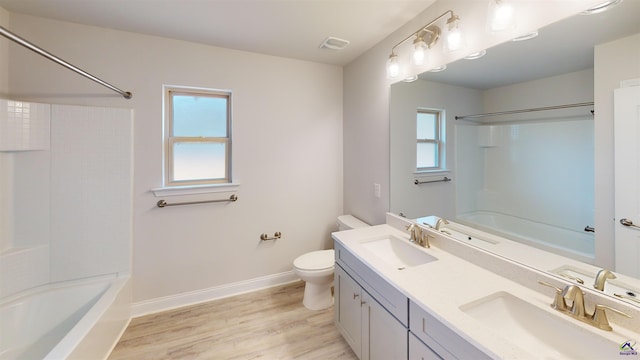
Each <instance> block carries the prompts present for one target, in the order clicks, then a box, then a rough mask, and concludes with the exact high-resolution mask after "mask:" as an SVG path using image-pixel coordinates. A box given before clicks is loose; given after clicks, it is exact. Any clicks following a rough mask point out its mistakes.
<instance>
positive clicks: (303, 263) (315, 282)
mask: <svg viewBox="0 0 640 360" xmlns="http://www.w3.org/2000/svg"><path fill="white" fill-rule="evenodd" d="M337 225H338V231H343V230H350V229H355V228H360V227H365V226H369V224H367V223H365V222H363V221H361V220H359V219H357V218H356V217H354V216H351V215H341V216H338V221H337ZM334 264H335V253H334V251H333V250H318V251H312V252H309V253H306V254H303V255H300V256H298V257H297V258H296V259H295V260H293V272H294V273H295V274H296V275H298V277H299V278H300V279H302V280H303V281H305V286H304V299H303V300H302V304H303V305H304V306H305V307H306V308H307V309H310V310H322V309H326V308H328V307H330V306H331V305H333V295H332V294H331V286H332V285H333V267H334Z"/></svg>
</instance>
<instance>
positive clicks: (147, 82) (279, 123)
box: [9, 14, 342, 302]
mask: <svg viewBox="0 0 640 360" xmlns="http://www.w3.org/2000/svg"><path fill="white" fill-rule="evenodd" d="M11 29H12V31H14V32H16V33H17V34H19V35H20V36H22V37H25V38H27V39H29V40H30V41H32V42H34V43H35V44H38V45H39V46H41V47H43V48H45V49H47V50H48V51H50V52H52V53H54V54H56V55H57V56H59V57H61V58H63V59H65V60H67V61H69V62H71V63H73V64H75V65H77V66H79V67H80V68H83V69H84V70H86V71H88V72H90V73H92V74H94V75H96V76H99V77H102V78H104V79H105V80H107V81H109V82H111V83H113V84H114V85H116V86H118V87H121V88H122V89H123V90H126V91H131V92H133V99H132V100H124V99H123V98H121V97H120V96H119V95H117V94H115V93H111V92H110V91H109V90H107V89H104V88H102V87H101V86H99V85H97V84H94V83H92V82H91V81H89V80H87V79H84V78H81V77H80V76H78V75H76V74H73V73H71V72H69V71H68V70H66V69H63V68H61V67H60V66H58V65H56V64H53V63H51V62H49V61H47V60H45V59H43V58H41V57H39V56H37V55H34V54H33V53H31V52H30V51H28V50H25V49H22V48H18V47H16V46H15V45H12V46H11V47H10V60H11V71H10V76H9V89H10V93H11V95H12V96H13V97H19V98H23V99H29V100H35V101H39V102H52V103H63V104H82V105H99V106H109V107H129V108H131V109H133V110H134V118H135V120H134V134H135V135H134V169H135V170H134V189H133V194H134V211H133V217H134V229H133V234H134V245H133V246H134V248H133V276H134V290H133V291H134V295H133V296H134V302H142V301H145V300H152V299H156V298H160V297H166V296H173V295H176V294H180V293H188V292H195V291H199V290H202V289H208V288H213V287H217V286H223V285H226V284H233V283H236V282H241V281H245V280H250V279H254V278H259V277H265V276H270V275H273V274H279V273H283V272H288V271H290V270H291V267H292V261H293V259H294V258H295V257H296V256H298V255H300V254H302V253H304V252H307V251H310V250H316V249H322V248H327V247H329V246H331V241H330V235H329V234H330V232H331V231H333V230H334V228H335V219H336V217H337V216H338V215H339V214H341V213H342V70H341V68H339V67H336V66H329V65H323V64H317V63H311V62H305V61H298V60H292V59H285V58H278V57H272V56H264V55H258V54H252V53H247V52H240V51H234V50H228V49H222V48H216V47H211V46H205V45H199V44H193V43H187V42H183V41H176V40H170V39H164V38H158V37H151V36H145V35H140V34H133V33H127V32H120V31H114V30H108V29H102V28H96V27H89V26H82V25H77V24H71V23H64V22H58V21H52V20H46V19H41V18H36V17H30V16H24V15H18V14H12V15H11ZM163 84H171V85H185V86H196V87H207V88H217V89H228V90H231V91H233V100H232V101H233V116H234V118H233V136H234V138H233V141H234V143H233V146H234V147H233V176H234V181H235V182H238V183H240V184H241V185H240V189H239V191H238V193H237V195H238V197H239V200H238V201H237V202H236V203H230V204H227V203H219V204H206V205H192V206H182V207H171V208H164V209H159V208H157V207H156V205H155V204H156V202H157V201H158V200H159V198H156V197H154V195H153V194H152V193H151V192H150V189H152V188H157V187H160V186H161V185H162V85H163ZM224 197H226V196H224ZM171 200H172V199H170V198H167V201H168V202H169V201H171ZM276 231H281V232H282V234H283V237H282V238H281V239H280V240H277V241H276V242H264V243H262V242H260V240H259V236H260V234H262V233H268V234H273V233H274V232H276Z"/></svg>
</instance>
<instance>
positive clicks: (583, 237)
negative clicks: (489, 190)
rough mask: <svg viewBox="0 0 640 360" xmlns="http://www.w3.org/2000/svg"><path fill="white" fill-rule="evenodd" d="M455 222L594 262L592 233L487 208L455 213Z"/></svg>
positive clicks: (593, 238)
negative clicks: (490, 210) (487, 209)
mask: <svg viewBox="0 0 640 360" xmlns="http://www.w3.org/2000/svg"><path fill="white" fill-rule="evenodd" d="M457 221H458V222H459V223H461V224H464V225H467V226H471V227H474V228H477V229H479V230H483V231H487V232H489V233H493V234H496V235H498V236H502V237H504V238H507V239H512V240H515V241H518V242H521V243H525V244H528V245H531V246H535V247H538V248H541V249H545V250H550V249H553V251H554V252H556V253H560V254H562V255H565V256H568V257H571V258H574V259H577V260H581V261H584V262H587V263H593V260H594V254H595V237H594V235H593V233H587V232H584V231H582V230H581V231H577V230H571V229H566V228H561V227H557V226H553V225H548V224H543V223H539V222H535V221H531V220H527V219H523V218H519V217H516V216H511V215H506V214H501V213H495V212H489V211H475V212H472V213H466V214H458V217H457Z"/></svg>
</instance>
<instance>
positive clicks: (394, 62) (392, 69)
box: [387, 53, 400, 79]
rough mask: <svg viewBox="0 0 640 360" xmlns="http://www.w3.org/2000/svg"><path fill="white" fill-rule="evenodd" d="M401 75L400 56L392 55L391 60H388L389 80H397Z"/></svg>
mask: <svg viewBox="0 0 640 360" xmlns="http://www.w3.org/2000/svg"><path fill="white" fill-rule="evenodd" d="M399 74H400V61H399V60H398V55H396V54H394V53H391V55H389V60H387V77H388V78H389V79H395V78H396V77H398V75H399Z"/></svg>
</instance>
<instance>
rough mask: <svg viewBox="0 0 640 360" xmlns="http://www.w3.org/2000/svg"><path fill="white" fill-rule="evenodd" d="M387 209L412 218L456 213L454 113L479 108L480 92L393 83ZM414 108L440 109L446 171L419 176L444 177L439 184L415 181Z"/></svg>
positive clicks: (430, 84) (426, 178)
mask: <svg viewBox="0 0 640 360" xmlns="http://www.w3.org/2000/svg"><path fill="white" fill-rule="evenodd" d="M390 99H391V100H390V105H389V107H390V119H391V120H390V124H389V128H390V130H389V138H390V157H391V159H392V161H391V162H390V174H389V176H390V189H391V191H390V193H391V194H393V196H392V197H391V199H389V200H390V205H389V208H390V211H391V212H393V213H395V214H399V213H401V212H402V213H403V214H404V215H405V216H407V217H408V218H410V219H415V218H418V217H422V216H426V215H432V214H438V215H440V216H442V217H445V218H453V217H455V214H456V210H455V203H454V202H453V201H452V199H454V198H455V188H456V186H457V183H458V181H461V180H464V179H460V178H459V177H458V174H457V172H455V171H454V170H455V168H456V160H455V159H456V157H457V155H456V152H455V141H454V138H455V135H456V134H455V130H456V128H457V126H456V120H455V116H456V115H462V114H475V113H479V112H482V91H480V90H475V89H468V88H464V87H460V86H452V85H447V84H440V83H437V82H432V81H425V80H417V81H415V82H412V83H405V82H400V83H397V84H393V85H392V86H391V95H390ZM418 108H426V109H436V110H444V114H445V120H446V121H445V124H446V131H445V133H446V138H445V148H446V168H447V169H448V170H449V172H445V173H440V172H439V173H438V174H437V175H436V174H433V175H421V176H420V181H430V180H436V179H442V177H443V176H447V177H449V178H450V179H452V181H451V182H437V183H430V184H421V185H414V183H413V181H414V180H415V179H416V178H417V177H416V174H415V171H416V150H415V149H416V145H415V144H416V143H415V141H411V139H415V136H416V111H417V109H418Z"/></svg>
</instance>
